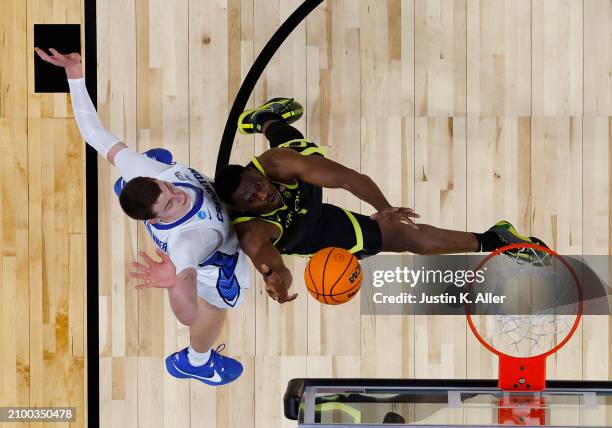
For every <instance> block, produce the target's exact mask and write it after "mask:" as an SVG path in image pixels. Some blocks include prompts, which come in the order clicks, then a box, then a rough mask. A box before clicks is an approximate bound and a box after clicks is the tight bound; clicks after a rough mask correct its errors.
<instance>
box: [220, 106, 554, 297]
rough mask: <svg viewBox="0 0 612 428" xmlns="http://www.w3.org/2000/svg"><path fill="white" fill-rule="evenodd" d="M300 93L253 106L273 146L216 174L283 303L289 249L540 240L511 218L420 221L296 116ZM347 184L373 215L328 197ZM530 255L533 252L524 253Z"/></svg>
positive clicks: (364, 250) (243, 121)
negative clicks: (477, 227) (299, 125)
mask: <svg viewBox="0 0 612 428" xmlns="http://www.w3.org/2000/svg"><path fill="white" fill-rule="evenodd" d="M302 111H303V109H302V106H301V105H300V104H299V103H298V102H296V101H295V100H293V99H289V98H275V99H272V100H270V101H268V102H267V103H266V104H264V105H263V106H261V107H258V108H255V109H252V110H247V111H245V112H244V113H243V114H242V115H241V116H240V118H239V121H238V129H239V130H240V132H241V133H244V134H252V133H256V132H257V133H263V134H264V135H265V136H266V138H267V139H268V141H269V142H270V146H271V149H269V150H267V151H266V152H264V153H262V154H261V155H260V156H257V157H255V158H253V160H252V161H251V162H250V163H249V164H248V165H246V166H240V165H229V166H228V167H226V168H224V169H223V170H221V171H220V172H219V174H218V175H217V177H215V189H216V191H217V194H218V195H219V197H220V198H221V200H223V201H224V202H226V203H227V204H228V205H230V206H231V207H232V209H233V213H232V216H233V223H234V227H235V229H236V234H237V236H238V239H239V240H240V245H241V247H242V248H243V250H244V251H245V253H246V254H247V255H248V256H249V257H250V258H251V260H252V262H253V264H254V266H255V268H256V269H257V270H258V271H259V272H260V273H262V274H263V275H264V277H265V278H266V290H267V291H268V293H269V294H270V296H271V297H272V298H274V299H275V300H278V301H279V302H281V303H283V302H286V301H290V300H293V299H294V298H295V297H296V295H295V294H294V295H292V296H290V295H289V294H288V291H287V290H288V288H289V287H290V285H291V281H292V278H291V273H290V272H289V270H288V269H287V268H286V267H285V265H284V263H283V259H282V257H281V254H296V255H304V256H307V255H310V254H313V253H315V252H316V251H318V250H320V249H322V248H325V247H341V248H345V249H347V250H349V251H350V252H351V253H353V254H355V256H357V257H358V258H363V257H367V256H370V255H373V254H376V253H378V252H380V251H391V252H404V251H410V252H412V253H416V254H449V253H466V252H480V251H485V252H489V251H493V250H495V249H497V248H500V247H503V246H505V245H508V244H511V243H537V244H540V245H544V243H543V242H542V241H540V240H539V239H537V238H534V237H525V236H522V235H520V234H519V233H518V232H517V231H516V230H515V229H514V227H513V226H512V225H511V224H510V223H508V222H507V221H500V222H498V223H497V224H495V225H494V226H493V227H491V228H490V229H489V230H488V231H486V232H484V233H470V232H462V231H455V230H446V229H440V228H437V227H434V226H430V225H427V224H418V225H416V224H415V223H414V222H413V220H412V219H413V218H416V217H419V215H418V214H416V213H414V212H413V211H412V210H411V209H409V208H399V207H393V206H392V205H391V204H390V203H389V202H388V201H387V199H386V198H385V196H384V195H383V194H382V192H381V191H380V189H379V188H378V186H377V185H376V183H374V182H373V181H372V180H371V179H370V178H369V177H368V176H366V175H364V174H360V173H359V172H357V171H354V170H352V169H349V168H346V167H344V166H343V165H341V164H339V163H336V162H334V161H332V160H330V159H326V158H325V157H324V155H323V151H322V150H321V149H320V148H319V147H317V146H316V144H314V143H313V142H311V141H308V140H306V139H304V136H303V135H302V134H301V133H300V132H299V131H298V130H297V129H295V128H294V127H292V126H291V125H290V124H291V123H293V122H295V121H296V120H298V119H299V118H300V117H301V115H302ZM323 187H328V188H343V189H345V190H348V191H349V192H351V193H352V194H353V195H355V196H357V197H358V198H359V199H361V200H362V201H364V202H367V203H368V204H370V205H372V206H373V207H374V208H375V210H376V211H377V212H376V214H374V215H372V216H370V217H368V216H365V215H362V214H359V213H354V212H350V211H347V210H345V209H342V208H340V207H337V206H335V205H332V204H326V203H323V202H322V188H323ZM516 255H517V256H519V257H527V258H528V257H530V255H529V254H516Z"/></svg>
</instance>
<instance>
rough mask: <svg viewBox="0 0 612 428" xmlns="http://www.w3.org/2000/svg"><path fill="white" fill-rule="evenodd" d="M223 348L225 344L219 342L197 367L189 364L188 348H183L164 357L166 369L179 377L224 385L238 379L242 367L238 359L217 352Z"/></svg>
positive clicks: (214, 384)
mask: <svg viewBox="0 0 612 428" xmlns="http://www.w3.org/2000/svg"><path fill="white" fill-rule="evenodd" d="M224 348H225V344H221V345H219V346H218V347H217V349H212V350H211V351H210V359H209V360H208V362H207V363H206V364H204V365H203V366H199V367H194V366H192V365H191V364H189V358H188V357H187V349H188V348H185V349H183V350H182V351H178V352H175V353H174V354H172V355H170V356H169V357H168V358H166V369H167V370H168V373H170V374H171V375H172V376H174V377H176V378H179V379H186V378H193V379H196V380H199V381H200V382H204V383H205V384H208V385H213V386H219V385H225V384H227V383H230V382H233V381H234V380H236V379H238V378H239V377H240V375H241V374H242V370H243V369H242V364H240V361H237V360H235V359H233V358H230V357H225V356H223V355H221V354H220V353H219V352H221V351H223V349H224Z"/></svg>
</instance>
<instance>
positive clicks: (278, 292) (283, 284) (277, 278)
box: [261, 264, 298, 303]
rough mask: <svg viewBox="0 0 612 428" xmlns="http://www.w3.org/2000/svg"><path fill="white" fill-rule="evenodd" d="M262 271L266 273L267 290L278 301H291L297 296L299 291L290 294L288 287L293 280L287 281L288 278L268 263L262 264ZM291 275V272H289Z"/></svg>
mask: <svg viewBox="0 0 612 428" xmlns="http://www.w3.org/2000/svg"><path fill="white" fill-rule="evenodd" d="M261 272H262V273H263V275H264V281H265V282H266V292H267V293H268V295H269V296H270V297H271V298H272V299H273V300H276V301H277V302H278V303H286V302H291V301H292V300H295V299H296V298H297V296H298V295H297V293H295V294H293V295H292V296H290V295H289V293H288V291H287V290H288V289H289V287H291V280H290V279H289V283H287V280H286V279H283V276H282V275H280V274H279V273H278V272H273V271H272V269H270V267H269V266H268V265H265V264H262V265H261ZM289 275H291V274H289Z"/></svg>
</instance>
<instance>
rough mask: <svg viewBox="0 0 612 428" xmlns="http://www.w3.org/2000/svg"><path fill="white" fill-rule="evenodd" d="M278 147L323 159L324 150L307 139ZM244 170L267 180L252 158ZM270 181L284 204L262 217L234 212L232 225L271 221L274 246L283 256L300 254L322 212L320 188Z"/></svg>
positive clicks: (303, 183) (306, 184)
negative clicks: (276, 232) (276, 233)
mask: <svg viewBox="0 0 612 428" xmlns="http://www.w3.org/2000/svg"><path fill="white" fill-rule="evenodd" d="M278 147H279V148H290V149H293V150H295V151H297V152H298V153H300V154H301V155H303V156H310V155H316V156H323V151H322V150H321V149H320V148H319V147H318V146H317V145H316V144H314V143H312V142H310V141H308V140H292V141H288V142H286V143H284V144H281V145H280V146H278ZM247 168H254V169H256V170H258V171H259V172H260V173H261V174H263V175H264V176H266V177H267V174H266V171H265V170H264V169H263V167H262V166H261V165H260V163H259V162H258V161H257V159H256V158H253V160H252V161H251V162H250V163H249V164H248V165H247ZM268 178H269V177H268ZM270 181H272V183H273V184H274V186H275V187H276V189H277V190H278V192H279V194H280V195H281V199H282V204H283V205H282V206H281V207H280V208H277V209H275V210H274V211H271V212H269V213H265V214H255V213H248V212H247V213H245V212H240V213H237V212H235V213H234V224H236V223H241V222H245V221H249V220H253V219H261V220H265V221H267V222H270V223H272V224H274V225H276V226H277V227H278V228H279V232H280V233H279V237H278V238H277V239H276V240H275V241H274V246H275V247H276V248H278V250H279V251H280V252H281V253H283V254H293V253H298V254H301V253H302V251H301V245H300V244H301V242H302V241H303V238H304V237H305V236H307V235H308V234H311V233H313V231H314V230H315V225H316V221H317V219H318V218H319V216H320V213H321V206H322V189H321V187H319V186H315V185H312V184H309V183H305V182H303V181H301V180H296V181H295V182H294V183H282V182H280V181H275V180H272V179H271V178H270Z"/></svg>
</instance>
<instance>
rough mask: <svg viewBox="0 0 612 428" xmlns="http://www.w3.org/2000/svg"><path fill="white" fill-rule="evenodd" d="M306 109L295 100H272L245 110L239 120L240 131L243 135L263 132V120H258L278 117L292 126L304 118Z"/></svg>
mask: <svg viewBox="0 0 612 428" xmlns="http://www.w3.org/2000/svg"><path fill="white" fill-rule="evenodd" d="M303 113H304V108H303V107H302V105H301V104H300V103H299V102H297V101H295V100H294V99H293V98H272V99H271V100H269V101H268V102H267V103H265V104H264V105H262V106H259V107H256V108H254V109H251V110H245V111H243V112H242V114H241V115H240V117H239V118H238V131H240V133H241V134H254V133H256V132H258V133H260V132H261V127H262V126H263V123H262V122H264V121H263V120H258V118H264V119H265V118H266V117H267V118H269V117H270V115H271V116H276V117H278V118H279V119H283V120H284V121H285V122H287V123H289V124H291V123H293V122H295V121H296V120H298V119H299V118H300V117H302V114H303Z"/></svg>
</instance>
